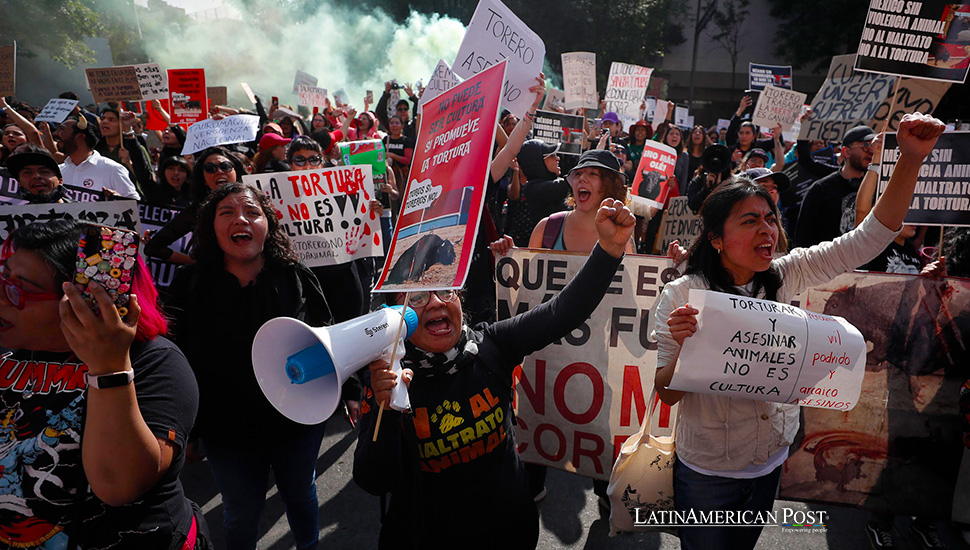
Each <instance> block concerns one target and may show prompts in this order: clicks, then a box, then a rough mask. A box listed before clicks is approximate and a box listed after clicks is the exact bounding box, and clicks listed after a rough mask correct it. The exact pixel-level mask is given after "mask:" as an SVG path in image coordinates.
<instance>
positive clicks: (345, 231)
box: [243, 165, 384, 267]
mask: <svg viewBox="0 0 970 550" xmlns="http://www.w3.org/2000/svg"><path fill="white" fill-rule="evenodd" d="M243 183H251V184H253V185H255V186H256V187H259V188H260V189H262V190H263V191H264V192H266V194H268V195H269V198H270V199H271V200H272V201H273V205H274V206H276V208H278V209H279V211H280V214H282V217H281V218H280V225H281V226H282V227H283V230H284V231H286V234H287V235H288V236H289V238H290V243H291V244H292V245H293V250H294V251H295V252H296V254H297V256H299V257H300V260H302V261H303V263H305V264H306V265H308V266H310V267H316V266H321V265H335V264H343V263H347V262H352V261H354V260H356V259H359V258H367V257H374V256H377V257H380V256H383V255H384V247H383V245H382V244H381V223H380V219H378V217H377V214H376V213H374V210H373V209H371V207H370V200H371V199H372V198H373V197H374V180H373V178H372V177H371V170H370V166H367V165H360V166H336V167H333V168H320V169H315V170H304V171H298V172H273V173H269V174H258V175H252V176H243Z"/></svg>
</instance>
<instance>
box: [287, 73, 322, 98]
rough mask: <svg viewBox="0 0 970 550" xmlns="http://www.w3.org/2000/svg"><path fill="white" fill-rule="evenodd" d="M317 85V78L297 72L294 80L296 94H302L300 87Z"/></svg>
mask: <svg viewBox="0 0 970 550" xmlns="http://www.w3.org/2000/svg"><path fill="white" fill-rule="evenodd" d="M316 85H317V77H315V76H313V75H312V74H309V73H305V72H303V71H300V70H297V71H296V76H295V77H294V78H293V93H294V94H298V93H300V86H316Z"/></svg>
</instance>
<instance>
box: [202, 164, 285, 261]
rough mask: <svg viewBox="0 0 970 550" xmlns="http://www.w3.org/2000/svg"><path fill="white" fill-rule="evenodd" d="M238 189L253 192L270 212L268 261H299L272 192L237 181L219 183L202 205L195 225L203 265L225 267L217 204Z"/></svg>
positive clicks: (265, 247) (265, 212)
mask: <svg viewBox="0 0 970 550" xmlns="http://www.w3.org/2000/svg"><path fill="white" fill-rule="evenodd" d="M237 193H249V194H250V196H251V197H253V199H254V200H255V201H256V202H257V203H258V204H259V207H260V208H261V209H262V210H263V215H264V216H266V222H267V231H266V242H265V243H264V244H263V258H264V259H265V260H266V265H272V266H285V265H292V264H296V263H299V261H300V259H299V258H298V257H297V255H296V253H295V252H293V248H292V247H291V246H290V239H289V238H288V237H287V236H286V232H285V231H283V226H281V225H280V219H279V217H278V216H277V214H276V209H274V208H273V203H272V202H270V200H269V196H267V195H266V193H264V192H262V191H261V190H260V189H259V188H258V187H255V186H253V185H250V184H246V183H242V182H235V183H227V184H225V185H222V186H219V187H217V188H216V189H215V190H213V191H212V192H211V193H209V196H208V197H206V199H205V202H203V203H202V206H201V207H199V215H198V222H197V223H196V227H195V238H196V242H197V244H196V254H195V256H196V258H198V261H199V265H200V266H201V267H203V268H205V269H222V268H223V266H224V254H223V252H222V248H220V247H219V241H218V240H217V239H216V232H215V225H214V224H215V220H216V208H217V207H218V206H219V203H220V202H222V201H223V199H225V198H226V197H228V196H229V195H235V194H237Z"/></svg>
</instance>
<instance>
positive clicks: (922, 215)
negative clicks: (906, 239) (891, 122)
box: [878, 132, 970, 226]
mask: <svg viewBox="0 0 970 550" xmlns="http://www.w3.org/2000/svg"><path fill="white" fill-rule="evenodd" d="M898 159H899V147H898V145H897V142H896V133H895V132H886V137H885V141H884V142H883V146H882V163H881V164H880V166H879V186H878V192H879V194H882V192H883V191H884V190H885V189H886V186H887V185H888V184H889V177H890V176H891V175H892V173H893V169H894V168H895V166H896V161H897V160H898ZM905 223H909V224H914V225H946V226H970V132H944V133H943V135H941V136H940V138H939V139H938V140H937V142H936V146H935V147H934V148H933V151H932V152H930V154H929V155H928V156H927V157H926V160H925V161H923V165H922V166H921V167H920V170H919V177H918V179H917V180H916V190H915V192H914V193H913V202H912V204H911V205H910V207H909V211H908V212H907V213H906V221H905Z"/></svg>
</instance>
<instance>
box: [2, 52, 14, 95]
mask: <svg viewBox="0 0 970 550" xmlns="http://www.w3.org/2000/svg"><path fill="white" fill-rule="evenodd" d="M8 95H17V42H16V41H14V43H13V45H12V46H3V47H0V96H8Z"/></svg>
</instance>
